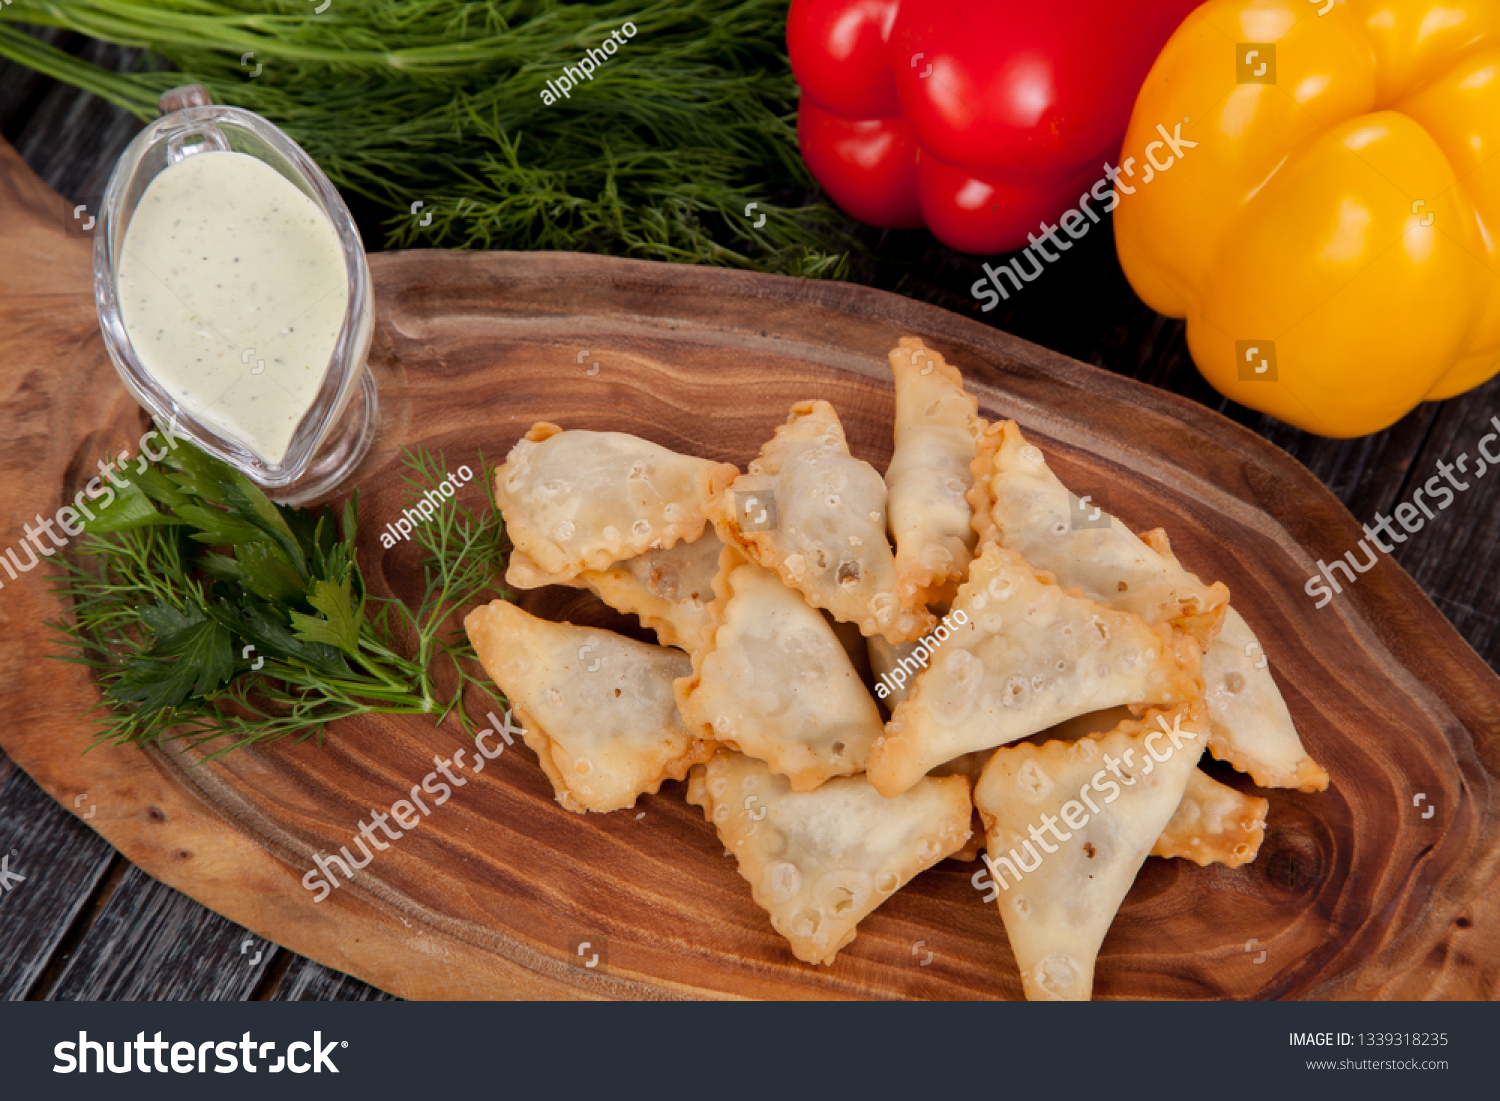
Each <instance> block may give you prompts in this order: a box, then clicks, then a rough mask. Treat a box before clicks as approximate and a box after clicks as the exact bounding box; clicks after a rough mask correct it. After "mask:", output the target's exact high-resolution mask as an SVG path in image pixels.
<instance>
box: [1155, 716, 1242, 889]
mask: <svg viewBox="0 0 1500 1101" xmlns="http://www.w3.org/2000/svg"><path fill="white" fill-rule="evenodd" d="M1209 737H1210V738H1212V737H1213V735H1212V733H1210V735H1209ZM1270 809H1271V804H1270V803H1269V802H1267V801H1266V800H1265V799H1257V798H1256V797H1255V796H1253V795H1241V794H1240V793H1239V792H1237V791H1235V790H1234V788H1232V787H1230V786H1229V785H1228V784H1221V783H1219V781H1217V780H1215V779H1214V778H1213V777H1212V776H1210V775H1209V774H1208V773H1206V772H1204V771H1203V770H1202V769H1196V770H1194V772H1193V774H1192V775H1191V776H1189V777H1188V783H1187V790H1186V791H1184V792H1183V793H1182V802H1180V803H1178V804H1177V810H1176V812H1175V813H1173V815H1172V820H1171V821H1170V822H1168V823H1167V828H1166V829H1164V830H1163V831H1162V834H1161V836H1160V837H1158V838H1157V839H1156V844H1155V845H1153V846H1152V847H1151V855H1152V856H1169V857H1170V856H1181V857H1186V858H1187V859H1188V860H1191V861H1193V862H1194V863H1195V864H1201V865H1208V864H1227V865H1229V867H1231V868H1238V867H1239V866H1240V865H1241V864H1248V863H1250V861H1252V860H1254V859H1255V856H1256V854H1257V853H1258V852H1260V843H1261V842H1262V841H1264V840H1265V837H1266V812H1267V811H1269V810H1270Z"/></svg>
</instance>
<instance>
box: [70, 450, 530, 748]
mask: <svg viewBox="0 0 1500 1101" xmlns="http://www.w3.org/2000/svg"><path fill="white" fill-rule="evenodd" d="M405 461H406V465H407V469H408V470H409V471H410V474H409V475H403V480H405V481H406V482H407V483H408V484H409V485H412V486H413V487H415V488H418V489H426V488H429V486H433V485H435V484H436V483H437V481H439V480H441V479H440V477H439V476H437V474H436V473H435V472H438V471H441V469H442V467H443V457H442V456H441V455H439V456H438V457H437V458H434V457H433V456H432V455H430V454H429V453H428V452H427V451H426V450H425V449H423V450H421V451H419V452H417V453H415V454H413V453H411V452H407V453H406V454H405ZM479 466H480V479H481V481H482V482H483V484H484V485H485V487H486V493H487V494H488V495H489V508H488V509H487V510H481V511H480V512H479V513H478V514H477V515H476V513H475V512H474V511H473V510H471V509H469V508H467V507H465V506H463V505H461V504H459V503H458V501H457V500H456V499H455V500H447V501H444V502H443V504H442V505H440V506H439V507H438V508H437V510H436V512H435V513H434V515H433V517H432V519H431V520H429V521H428V522H426V523H425V524H424V525H423V526H422V527H421V529H420V530H419V532H418V534H417V543H418V545H419V546H420V547H421V548H422V550H423V551H424V552H425V554H424V564H423V574H424V581H425V588H424V595H423V597H422V599H421V600H420V602H419V603H418V605H417V608H416V610H415V611H413V610H412V609H411V608H408V607H407V606H406V604H404V603H403V602H402V601H400V600H399V599H392V598H380V597H373V596H370V595H369V594H368V592H367V590H366V588H365V582H364V577H363V574H362V573H361V572H360V568H359V563H358V561H357V559H356V556H355V538H356V535H357V519H356V517H357V513H358V503H359V497H358V492H357V491H356V492H355V494H354V495H353V497H351V499H350V500H349V501H348V502H347V503H346V504H345V505H344V508H343V512H342V523H341V524H338V527H339V529H340V530H335V526H336V523H337V521H336V519H335V516H334V513H333V511H332V510H331V509H328V508H324V509H321V510H319V511H317V512H314V511H311V510H308V509H299V508H289V507H287V506H283V505H277V504H274V503H273V502H271V501H270V500H269V499H267V498H266V496H265V495H264V493H262V492H261V490H260V489H259V487H258V486H256V485H255V484H254V483H253V482H251V481H250V480H249V479H248V478H246V477H245V476H244V475H243V474H241V473H240V472H239V471H236V470H234V469H233V468H231V467H229V466H227V465H226V464H224V463H222V462H219V461H218V460H217V459H214V458H211V457H210V456H208V455H205V454H204V453H202V452H200V451H198V450H197V449H196V448H193V447H191V446H184V447H179V448H177V449H176V450H174V451H172V452H169V454H168V456H167V458H166V459H165V460H163V463H162V465H161V466H152V467H145V468H143V469H142V468H139V467H138V468H137V470H136V472H135V473H134V474H133V475H132V479H133V480H131V481H128V482H127V483H126V485H125V488H123V489H120V490H119V491H118V492H117V493H116V495H115V496H114V497H113V499H106V502H105V505H106V507H101V508H98V509H97V510H96V516H95V519H93V520H90V521H87V522H86V523H85V532H84V535H83V537H82V542H81V543H80V544H77V545H76V549H70V550H69V551H67V552H65V553H64V554H63V555H60V556H59V564H60V566H61V569H62V574H61V576H60V577H58V578H57V579H56V580H55V582H54V588H55V591H56V592H57V593H58V595H59V596H60V597H61V598H62V600H63V603H64V605H65V607H66V608H67V612H68V615H67V618H65V619H63V620H60V621H54V622H50V623H48V624H47V626H48V627H50V628H51V629H52V631H53V632H54V634H55V636H56V638H57V639H58V641H59V642H60V643H61V646H62V650H63V652H62V653H61V654H57V655H53V656H55V657H58V658H60V659H62V660H65V661H70V662H74V663H76V664H80V665H84V666H86V667H88V668H90V669H91V670H93V672H94V675H95V678H96V680H97V681H98V683H99V685H100V688H101V690H102V693H103V699H102V701H101V702H100V705H99V707H100V710H101V714H100V715H99V717H98V719H97V722H98V724H99V728H100V729H99V735H98V738H97V740H96V742H95V744H98V743H99V742H114V743H117V744H129V743H144V742H156V743H159V744H161V743H166V742H172V741H180V742H183V743H185V744H187V745H189V746H193V747H204V748H207V749H210V750H211V752H210V753H209V755H208V759H210V760H212V759H213V758H216V757H219V756H222V755H223V754H225V753H228V752H230V751H231V750H234V749H237V748H240V747H242V746H246V745H254V744H259V743H263V742H270V741H275V740H277V739H281V738H287V737H290V738H291V739H292V740H293V741H294V742H300V741H303V740H305V739H307V738H316V739H318V740H319V741H320V742H321V740H322V738H323V735H324V733H325V732H326V728H327V727H328V725H329V724H330V723H334V722H338V721H340V720H343V719H350V718H357V717H359V716H361V715H370V714H393V715H428V716H431V717H432V718H433V720H434V721H435V722H437V723H441V722H442V721H443V720H444V719H445V718H446V717H447V716H448V715H449V714H450V713H451V712H455V711H456V712H457V716H458V720H459V724H460V725H461V726H462V727H463V729H464V730H465V731H467V732H468V733H469V734H470V735H472V734H473V733H474V732H475V731H476V730H477V726H476V724H475V723H474V722H473V720H471V719H470V718H469V717H468V716H467V715H466V714H465V713H464V710H463V708H462V707H461V706H460V704H461V702H462V700H463V696H464V693H465V691H466V690H467V689H468V688H471V687H472V688H475V689H477V690H478V691H479V692H480V693H481V694H482V695H483V696H484V697H487V698H488V701H489V703H491V704H493V705H495V706H497V707H500V708H504V707H505V706H506V703H505V700H504V698H503V697H501V696H499V695H497V694H496V692H495V691H494V689H493V686H492V685H490V684H489V682H488V681H487V680H486V679H485V678H483V677H481V676H476V675H475V674H474V673H473V672H472V670H473V669H474V668H475V666H476V657H475V654H474V651H473V648H472V646H471V645H470V643H469V642H468V639H467V637H466V636H464V634H463V632H462V629H461V627H459V628H457V629H455V626H454V624H453V622H452V621H453V619H454V618H455V614H456V613H457V612H459V611H460V610H461V609H463V608H465V607H467V606H468V605H471V604H474V603H476V602H478V601H479V600H480V599H481V598H483V597H484V596H485V595H486V594H496V593H497V592H498V590H496V588H495V585H496V578H497V577H498V576H499V575H500V573H501V571H502V570H503V568H504V564H505V555H506V552H507V550H508V545H507V543H506V541H505V538H504V529H503V522H502V521H501V519H500V513H499V510H498V509H496V508H495V503H494V495H493V494H494V490H493V471H492V469H491V468H490V467H489V466H488V465H487V464H486V463H485V461H484V457H483V455H482V454H481V455H480V458H479ZM423 479H426V482H427V484H425V485H424V484H423V481H422V480H423ZM450 636H451V637H450ZM403 643H404V644H407V648H408V652H410V653H411V654H412V656H411V657H405V656H403V655H402V653H401V652H400V649H399V648H400V647H402V646H403ZM445 686H446V687H445Z"/></svg>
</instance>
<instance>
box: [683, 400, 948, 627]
mask: <svg viewBox="0 0 1500 1101" xmlns="http://www.w3.org/2000/svg"><path fill="white" fill-rule="evenodd" d="M709 515H710V517H711V518H712V519H713V521H714V523H715V525H716V526H717V527H718V529H719V537H720V538H721V539H723V540H724V541H725V542H726V543H730V542H732V543H736V544H738V545H739V546H741V547H743V548H744V549H745V552H746V554H748V555H749V556H750V557H751V558H752V559H754V560H755V561H757V562H759V563H760V564H761V565H762V566H765V567H766V568H767V569H772V570H775V571H776V573H777V574H778V575H779V576H780V577H781V579H782V580H783V581H785V582H786V583H787V584H788V585H790V586H791V587H792V588H794V589H796V590H798V591H799V592H800V593H802V594H803V595H804V596H805V597H806V598H807V599H808V601H810V602H811V603H812V604H814V605H816V606H817V607H819V608H827V609H828V610H829V611H830V612H832V613H833V615H834V617H835V618H837V619H841V620H843V621H844V622H845V623H854V624H857V625H858V627H859V629H860V630H861V631H862V632H863V633H864V634H866V635H874V634H880V635H884V636H885V637H886V638H887V639H889V640H890V641H892V642H906V641H909V640H911V639H915V638H920V637H921V635H922V633H923V632H924V631H925V630H927V628H928V627H929V626H930V625H931V623H932V622H933V619H932V616H931V615H930V614H928V612H927V611H926V610H925V609H917V610H910V609H906V608H903V607H902V606H901V602H900V599H899V597H898V596H897V594H896V557H895V555H894V554H893V553H892V552H891V546H890V543H889V542H887V540H886V534H885V530H886V516H885V482H884V480H883V479H882V478H881V477H880V475H879V474H877V473H876V472H875V468H874V467H872V466H871V465H870V464H869V463H867V462H864V461H862V460H860V459H856V458H855V457H854V456H853V455H851V454H850V453H849V445H848V443H847V442H846V441H845V439H844V428H843V425H841V424H840V423H839V418H838V414H837V413H835V412H834V411H833V406H831V405H829V404H828V403H827V402H826V401H803V402H798V403H797V404H796V405H794V406H792V412H791V415H790V416H789V417H788V418H787V422H786V423H785V424H784V425H782V426H781V427H779V428H777V429H776V434H775V436H774V437H772V439H771V440H769V441H768V442H767V443H766V445H765V446H764V447H762V448H761V452H760V457H759V458H758V459H756V460H755V461H754V462H752V463H751V464H750V470H749V472H748V473H746V474H742V475H741V476H740V477H739V478H737V479H735V481H734V484H733V485H732V486H730V487H729V489H727V490H726V491H724V492H723V493H721V494H719V496H718V497H717V498H715V500H714V501H712V502H711V503H710V505H709Z"/></svg>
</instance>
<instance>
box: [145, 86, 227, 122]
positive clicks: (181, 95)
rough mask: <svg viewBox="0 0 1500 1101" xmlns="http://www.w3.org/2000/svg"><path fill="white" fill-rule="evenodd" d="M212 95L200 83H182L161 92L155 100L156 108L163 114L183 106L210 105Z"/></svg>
mask: <svg viewBox="0 0 1500 1101" xmlns="http://www.w3.org/2000/svg"><path fill="white" fill-rule="evenodd" d="M213 105H214V100H213V96H211V95H209V94H208V89H207V88H205V87H204V86H203V85H201V84H182V85H179V86H178V87H176V88H173V89H171V90H170V91H166V92H163V93H162V94H161V98H160V99H158V100H157V101H156V109H157V111H159V112H160V113H161V114H163V115H170V114H171V113H172V112H173V111H181V110H182V109H183V108H184V107H212V106H213Z"/></svg>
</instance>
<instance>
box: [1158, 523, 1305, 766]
mask: <svg viewBox="0 0 1500 1101" xmlns="http://www.w3.org/2000/svg"><path fill="white" fill-rule="evenodd" d="M1142 538H1143V539H1145V540H1146V542H1147V543H1149V544H1150V545H1151V546H1152V548H1153V549H1154V550H1156V552H1157V553H1158V554H1161V555H1163V556H1164V557H1167V558H1171V560H1172V561H1173V562H1174V563H1175V562H1176V561H1177V559H1176V557H1175V556H1174V555H1173V554H1172V546H1171V544H1170V543H1169V542H1168V540H1167V535H1166V533H1165V532H1164V531H1162V530H1161V529H1160V528H1157V529H1156V530H1154V531H1149V532H1147V533H1146V534H1145V535H1144V536H1142ZM1203 690H1204V693H1205V696H1206V698H1207V700H1208V718H1209V724H1210V726H1209V739H1208V751H1209V752H1210V753H1212V754H1213V755H1214V756H1215V757H1217V758H1218V759H1219V760H1221V761H1224V762H1226V763H1228V764H1229V765H1231V766H1232V767H1234V768H1235V769H1237V770H1238V771H1240V772H1245V773H1249V775H1250V778H1251V779H1252V780H1254V781H1255V782H1256V783H1257V784H1259V785H1260V786H1261V787H1263V788H1297V789H1298V790H1300V791H1325V790H1326V789H1327V788H1328V773H1327V772H1325V771H1324V770H1323V766H1322V765H1320V764H1318V762H1317V761H1315V760H1313V759H1312V757H1310V756H1309V755H1308V752H1307V750H1306V749H1304V748H1303V746H1302V739H1301V737H1299V736H1298V734H1297V727H1296V724H1294V723H1293V722H1292V713H1291V712H1290V711H1289V710H1287V706H1286V700H1285V699H1283V698H1282V695H1281V689H1279V688H1277V687H1276V679H1275V678H1274V677H1272V676H1271V669H1270V662H1269V661H1268V659H1267V658H1266V654H1265V651H1264V650H1263V649H1261V644H1260V641H1259V640H1258V639H1257V638H1256V637H1255V632H1254V631H1252V630H1251V629H1250V624H1248V623H1246V622H1245V617H1244V616H1242V615H1240V613H1239V612H1237V611H1236V610H1235V609H1234V608H1233V607H1230V608H1228V609H1227V610H1226V612H1225V615H1224V625H1223V627H1222V628H1220V630H1219V633H1218V635H1217V636H1216V637H1215V638H1214V640H1213V643H1212V644H1211V645H1210V646H1209V648H1208V652H1207V653H1205V654H1204V655H1203Z"/></svg>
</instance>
